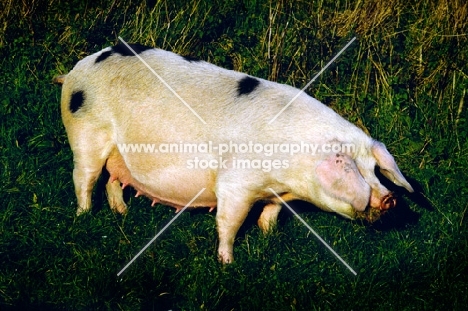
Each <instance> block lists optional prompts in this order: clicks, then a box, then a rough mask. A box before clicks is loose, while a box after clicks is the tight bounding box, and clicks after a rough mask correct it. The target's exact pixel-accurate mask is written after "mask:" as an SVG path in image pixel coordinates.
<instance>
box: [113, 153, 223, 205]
mask: <svg viewBox="0 0 468 311" xmlns="http://www.w3.org/2000/svg"><path fill="white" fill-rule="evenodd" d="M174 162H175V163H174ZM106 169H107V170H108V171H109V174H110V181H115V180H118V181H120V182H121V183H122V188H124V187H126V186H128V185H129V186H132V187H133V188H135V189H136V190H137V196H139V195H144V196H146V197H148V198H150V199H151V200H152V203H153V204H155V203H159V202H160V203H162V204H166V205H170V206H173V207H175V208H177V209H180V207H183V206H185V205H187V203H189V202H190V201H191V200H192V199H193V198H194V197H195V196H196V195H197V193H199V192H200V191H201V190H202V189H203V188H205V190H204V191H203V192H202V193H201V194H200V195H199V196H198V197H197V198H196V199H195V200H194V201H193V202H192V203H191V204H190V206H191V207H210V208H211V209H212V208H214V207H215V206H216V201H217V200H216V195H215V193H214V186H215V181H216V172H215V171H213V170H199V169H189V168H187V167H186V166H185V165H183V162H182V159H180V158H173V159H171V158H170V156H166V155H162V156H155V155H154V154H153V155H148V154H134V155H126V156H125V159H124V157H123V156H122V155H121V154H120V153H119V152H118V151H117V150H116V149H114V150H113V151H112V152H111V154H110V156H109V157H108V159H107V162H106Z"/></svg>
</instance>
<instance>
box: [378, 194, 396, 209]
mask: <svg viewBox="0 0 468 311" xmlns="http://www.w3.org/2000/svg"><path fill="white" fill-rule="evenodd" d="M396 203H397V199H396V197H395V196H394V195H393V193H392V192H390V193H389V194H387V195H386V196H384V197H383V198H382V201H381V202H380V207H379V209H380V210H381V211H386V210H389V209H391V208H394V207H395V206H396Z"/></svg>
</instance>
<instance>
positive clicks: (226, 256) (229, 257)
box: [218, 252, 234, 265]
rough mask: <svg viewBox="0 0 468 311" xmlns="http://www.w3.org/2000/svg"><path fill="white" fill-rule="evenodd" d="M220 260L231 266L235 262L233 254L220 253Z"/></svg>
mask: <svg viewBox="0 0 468 311" xmlns="http://www.w3.org/2000/svg"><path fill="white" fill-rule="evenodd" d="M218 260H219V262H221V263H222V264H223V265H226V264H230V263H232V262H233V261H234V256H232V254H230V253H227V252H220V253H219V254H218Z"/></svg>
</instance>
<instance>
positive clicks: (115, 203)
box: [106, 180, 127, 214]
mask: <svg viewBox="0 0 468 311" xmlns="http://www.w3.org/2000/svg"><path fill="white" fill-rule="evenodd" d="M106 192H107V201H108V202H109V206H110V208H111V209H112V210H113V211H114V212H117V213H119V214H126V213H127V204H125V201H124V199H123V190H122V186H121V185H120V181H118V180H114V181H112V180H109V181H108V182H107V184H106Z"/></svg>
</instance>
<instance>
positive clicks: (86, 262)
mask: <svg viewBox="0 0 468 311" xmlns="http://www.w3.org/2000/svg"><path fill="white" fill-rule="evenodd" d="M0 17H1V18H0V20H1V21H2V24H1V27H0V55H1V57H0V62H1V66H0V68H2V74H1V75H0V82H1V83H0V85H2V90H1V91H0V115H1V123H0V159H1V161H0V163H1V166H0V191H1V193H0V266H1V269H0V309H2V310H16V309H20V310H26V309H34V310H37V309H47V310H94V309H98V310H138V309H140V310H371V309H372V310H465V308H466V305H468V298H467V297H468V296H467V293H468V279H467V278H466V275H467V273H468V258H467V257H468V255H467V254H468V233H467V232H468V231H467V229H468V228H467V218H468V215H467V209H468V205H467V202H466V199H467V196H468V182H467V180H468V178H467V174H466V169H467V167H468V160H467V159H468V143H467V140H466V137H467V134H468V127H467V124H466V117H467V111H466V106H465V101H466V89H467V86H468V68H467V65H466V64H467V55H468V44H467V43H468V42H467V37H468V31H467V30H468V27H467V23H468V18H467V17H468V4H466V3H465V1H429V0H426V1H420V2H418V3H412V2H408V1H402V0H393V1H387V2H381V1H377V0H368V1H358V2H355V3H350V2H348V1H328V0H323V1H314V2H312V3H309V2H308V1H294V2H293V1H254V0H252V1H230V0H229V1H224V2H221V3H216V4H213V3H211V2H205V1H202V0H186V1H174V2H172V1H165V0H160V1H146V2H143V3H142V4H140V3H138V4H135V3H133V4H132V3H131V2H130V1H114V2H106V1H85V2H80V1H74V3H72V4H70V3H67V2H66V1H61V0H54V1H43V0H34V1H30V3H27V4H26V3H25V2H22V1H18V0H12V1H4V2H2V4H0ZM355 35H356V36H357V37H358V40H357V42H356V43H354V44H353V46H352V47H351V48H350V49H348V50H347V51H346V52H345V53H344V54H343V55H342V56H341V57H340V58H339V60H338V61H337V62H336V63H335V64H334V65H333V66H332V67H331V68H330V69H329V70H327V71H326V72H325V73H324V74H323V75H322V76H321V78H320V79H319V81H316V83H314V84H312V86H311V87H310V88H309V90H307V91H308V93H309V94H311V95H312V96H314V97H317V98H318V99H320V100H321V101H323V102H324V103H326V104H327V105H329V106H331V107H333V108H334V109H335V110H336V111H338V112H339V113H340V114H341V115H343V116H344V117H346V118H347V119H349V120H351V121H352V122H354V123H356V124H358V125H359V126H361V127H363V128H364V129H365V130H366V131H368V132H369V133H370V134H371V135H372V136H373V137H375V138H377V139H379V140H381V141H383V142H385V143H386V144H387V146H388V148H389V149H390V151H391V152H392V153H393V154H394V155H395V158H396V159H397V162H398V164H399V166H400V168H401V169H402V170H403V171H404V172H405V174H406V175H407V176H408V178H409V179H410V180H411V183H412V184H413V186H415V188H417V190H418V193H417V194H415V195H411V196H404V197H403V198H402V199H401V200H400V203H401V204H400V206H399V208H398V209H397V210H395V211H394V213H393V214H390V215H388V217H386V218H385V219H383V220H382V222H381V223H378V224H376V225H374V226H368V225H365V224H362V223H359V222H353V221H347V220H344V219H342V218H340V217H338V216H335V215H332V214H328V213H324V212H319V211H317V210H315V209H313V208H312V207H310V206H304V205H303V204H299V203H297V204H295V206H296V208H298V209H300V210H301V216H302V217H304V218H305V219H306V221H307V222H308V223H309V224H310V225H311V226H312V227H313V228H314V229H315V230H316V231H317V232H318V233H319V234H320V235H321V236H322V237H323V238H324V239H325V240H326V241H327V242H329V243H330V244H331V245H332V246H333V248H334V249H335V250H336V251H337V252H338V253H339V254H340V255H342V256H343V257H344V259H345V260H346V261H347V262H348V263H349V264H350V265H351V266H352V267H353V268H354V269H355V270H356V271H357V272H358V275H357V276H353V275H352V274H351V273H350V272H349V271H348V270H346V268H345V267H343V266H342V265H341V263H340V262H338V261H337V260H336V258H334V257H333V256H332V255H331V254H330V253H329V252H328V251H327V250H326V249H325V248H324V247H323V246H322V245H321V244H320V243H319V242H318V241H316V239H315V238H314V237H313V236H312V235H311V234H310V233H309V232H308V231H307V229H306V228H305V227H304V226H303V225H302V224H301V223H300V222H298V221H297V220H296V219H295V218H294V217H293V216H292V215H290V214H289V213H288V212H287V211H283V212H282V213H281V217H280V222H279V226H278V228H277V229H276V230H275V231H274V232H273V233H272V234H271V235H270V236H266V237H265V236H263V235H262V234H261V232H260V230H259V229H258V227H257V226H256V225H254V223H255V221H256V219H255V213H252V215H251V217H250V218H249V219H248V221H247V222H246V224H245V225H244V226H243V228H242V230H241V231H240V232H239V234H238V239H237V240H236V245H235V257H236V261H235V263H233V264H232V265H229V266H226V267H222V266H221V265H220V264H219V263H218V262H217V261H216V246H217V234H216V228H215V217H214V215H213V214H209V213H208V212H204V211H203V212H186V213H184V214H183V215H181V217H180V218H179V219H178V220H177V221H176V223H174V225H173V226H171V227H170V229H169V230H168V231H167V232H165V233H164V235H163V236H162V237H161V238H160V239H158V240H157V242H156V243H155V244H154V245H152V246H151V247H150V248H149V249H148V250H147V251H146V252H145V253H144V254H143V255H142V256H141V257H140V258H139V259H138V260H137V261H136V262H135V264H134V265H132V266H131V267H130V268H129V269H128V271H126V272H125V273H124V274H123V275H122V276H121V278H117V276H116V274H117V272H118V271H119V270H120V269H121V268H122V267H123V266H124V265H125V264H126V263H127V262H128V261H129V260H130V259H131V258H132V257H133V255H135V254H136V252H137V251H138V250H139V249H140V248H141V247H142V246H143V245H145V244H146V243H147V242H148V241H149V240H150V239H151V238H152V237H153V236H154V235H155V233H156V232H157V231H158V230H159V229H161V228H162V227H163V226H164V225H165V224H166V223H167V222H168V221H169V220H170V219H171V218H172V217H173V216H174V213H173V209H171V208H168V207H164V206H161V205H158V206H157V207H156V208H151V207H150V206H149V205H150V204H149V203H150V202H149V201H148V200H146V199H144V198H130V199H129V205H130V212H129V214H128V215H127V216H125V217H122V216H118V215H114V214H112V212H111V211H110V210H109V208H108V206H107V203H106V202H105V198H104V195H103V194H102V192H99V191H96V194H95V198H94V201H95V202H96V204H95V208H94V211H93V213H91V214H89V215H84V216H82V217H76V216H75V209H76V207H75V204H76V199H75V197H74V193H73V184H72V179H71V172H72V168H73V160H72V155H71V151H70V148H69V146H68V142H67V138H66V135H65V131H64V129H63V126H62V124H61V120H60V113H59V101H60V89H59V88H58V87H56V86H54V85H52V84H51V80H52V77H54V76H56V75H58V74H63V73H66V72H67V71H69V70H70V69H71V68H72V67H73V65H74V64H75V63H76V61H78V60H79V59H82V58H83V57H85V56H86V55H89V54H91V53H94V52H96V51H99V50H100V49H102V48H103V47H105V46H109V45H112V44H114V43H116V38H117V36H121V37H122V38H124V39H125V40H126V41H127V42H140V43H143V44H148V45H153V46H157V47H160V48H164V49H168V50H173V51H175V52H178V53H181V54H186V55H191V56H195V57H198V58H200V59H204V60H208V61H210V62H213V63H215V64H217V65H219V66H222V67H226V68H231V69H236V70H240V71H244V72H247V73H249V74H252V75H256V76H259V77H262V78H267V79H270V80H274V81H278V82H282V83H288V84H291V85H294V86H296V87H299V88H301V87H302V86H304V85H305V84H306V83H307V82H308V81H309V80H310V79H311V78H312V76H313V75H314V74H315V73H316V72H318V71H319V70H320V68H321V67H322V66H323V65H325V64H326V62H327V61H328V60H329V59H330V58H331V57H332V56H333V55H334V54H335V53H336V52H337V51H338V50H339V49H340V48H341V47H342V46H343V45H344V44H345V43H346V42H348V40H349V39H350V38H352V37H353V36H355ZM101 190H102V189H101ZM131 194H132V193H129V194H128V195H129V196H130V197H131Z"/></svg>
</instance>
